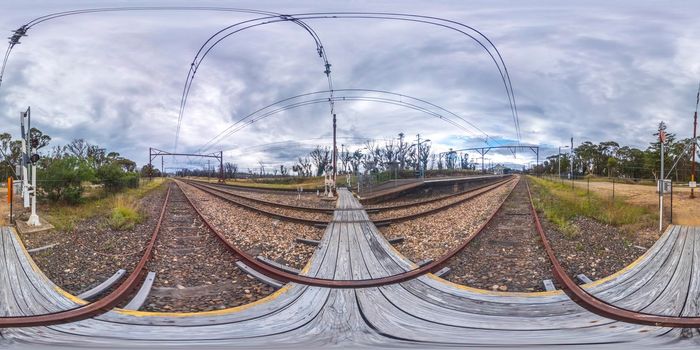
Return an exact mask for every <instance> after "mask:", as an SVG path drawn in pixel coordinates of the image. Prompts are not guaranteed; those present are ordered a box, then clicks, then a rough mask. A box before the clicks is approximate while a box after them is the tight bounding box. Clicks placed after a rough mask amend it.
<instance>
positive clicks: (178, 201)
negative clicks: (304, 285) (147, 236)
mask: <svg viewBox="0 0 700 350" xmlns="http://www.w3.org/2000/svg"><path fill="white" fill-rule="evenodd" d="M169 188H170V198H169V201H168V203H167V204H166V212H167V215H166V216H165V217H164V218H163V221H162V222H161V230H160V234H159V237H158V240H157V241H156V245H155V250H154V254H153V258H152V259H151V260H150V262H149V264H148V266H149V270H151V271H155V272H156V278H155V281H154V284H153V289H152V290H151V293H150V294H149V298H148V299H147V300H146V302H145V308H144V309H145V310H146V311H182V312H192V311H210V310H215V309H220V308H225V307H232V306H237V305H240V304H245V303H248V302H251V301H253V300H254V299H256V298H258V297H260V296H264V295H267V294H269V293H272V292H273V291H274V290H273V289H272V288H271V287H269V286H267V285H264V284H262V283H259V282H257V281H255V280H252V279H250V278H248V277H247V276H246V273H244V272H243V271H241V270H240V269H239V268H238V267H237V266H236V264H235V259H234V257H233V256H231V254H230V253H229V251H228V250H227V249H226V248H225V246H224V245H223V244H222V243H221V242H220V241H219V240H218V239H217V237H216V235H215V234H214V233H213V232H212V231H211V230H210V229H209V228H208V227H207V226H206V225H205V224H204V222H203V221H202V220H203V219H202V218H201V217H200V216H199V215H198V214H197V211H196V210H194V208H193V206H192V203H191V201H190V199H189V198H188V197H187V196H186V194H185V193H184V192H183V191H182V189H181V188H180V187H179V185H178V184H176V183H171V184H169ZM246 291H247V293H246Z"/></svg>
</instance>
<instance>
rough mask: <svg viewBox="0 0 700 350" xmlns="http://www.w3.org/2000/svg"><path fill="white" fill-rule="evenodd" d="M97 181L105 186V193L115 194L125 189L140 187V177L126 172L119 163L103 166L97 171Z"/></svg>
mask: <svg viewBox="0 0 700 350" xmlns="http://www.w3.org/2000/svg"><path fill="white" fill-rule="evenodd" d="M96 176H97V180H98V181H99V182H100V183H101V184H102V185H103V186H104V189H105V191H107V192H109V193H115V192H119V191H121V190H123V189H124V188H127V187H129V188H136V187H138V186H139V175H138V174H137V173H133V172H126V171H124V169H123V168H122V167H121V165H119V164H117V163H111V164H107V165H103V166H101V167H100V168H99V169H97V173H96Z"/></svg>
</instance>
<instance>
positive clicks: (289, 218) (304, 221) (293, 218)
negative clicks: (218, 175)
mask: <svg viewBox="0 0 700 350" xmlns="http://www.w3.org/2000/svg"><path fill="white" fill-rule="evenodd" d="M186 183H187V184H189V185H190V186H192V187H195V188H197V189H199V190H200V191H204V192H206V193H209V194H210V195H212V196H214V197H217V198H220V199H223V200H225V201H227V202H231V203H233V204H236V205H239V206H241V207H244V208H246V209H250V210H253V211H256V212H259V213H263V214H265V215H267V216H271V217H275V218H280V219H284V220H286V221H291V222H296V223H300V224H306V225H328V222H329V221H330V220H329V221H325V220H314V219H305V218H300V217H296V216H289V215H284V214H280V213H276V212H274V211H270V210H266V209H262V208H258V207H256V206H253V205H250V204H246V203H242V202H239V201H237V200H235V199H233V198H230V197H229V196H232V197H236V195H234V194H231V193H229V192H227V191H223V190H219V189H214V188H211V187H208V186H203V185H201V184H198V183H190V182H186ZM224 193H225V194H224ZM253 201H255V200H253ZM261 204H262V203H261ZM264 205H272V204H264ZM329 215H332V214H329Z"/></svg>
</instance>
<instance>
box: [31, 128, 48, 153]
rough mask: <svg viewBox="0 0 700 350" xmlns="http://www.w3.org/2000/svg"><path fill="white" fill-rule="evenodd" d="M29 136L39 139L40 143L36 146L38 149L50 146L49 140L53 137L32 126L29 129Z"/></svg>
mask: <svg viewBox="0 0 700 350" xmlns="http://www.w3.org/2000/svg"><path fill="white" fill-rule="evenodd" d="M29 138H30V139H36V140H37V141H38V145H37V147H36V149H37V150H39V149H42V148H44V147H46V146H48V145H49V141H51V137H50V136H49V135H44V133H43V132H41V130H39V129H37V128H31V129H30V130H29Z"/></svg>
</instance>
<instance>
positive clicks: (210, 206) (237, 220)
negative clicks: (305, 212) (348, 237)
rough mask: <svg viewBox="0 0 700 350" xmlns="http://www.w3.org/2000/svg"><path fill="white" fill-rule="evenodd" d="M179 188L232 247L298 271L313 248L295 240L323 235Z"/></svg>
mask: <svg viewBox="0 0 700 350" xmlns="http://www.w3.org/2000/svg"><path fill="white" fill-rule="evenodd" d="M182 189H183V190H184V191H185V192H186V193H187V195H188V196H189V197H190V198H191V199H192V201H193V202H194V203H195V205H196V206H197V207H198V208H199V209H200V210H201V211H202V213H203V214H204V215H205V216H206V217H207V219H208V220H209V221H210V222H211V223H212V225H215V226H216V227H219V228H221V229H222V231H223V233H224V234H225V235H226V236H227V238H228V239H229V241H230V242H231V243H232V244H234V245H236V246H238V247H240V248H242V249H244V250H246V251H247V252H248V253H249V254H251V255H254V256H256V255H263V256H265V257H266V258H268V259H272V260H275V261H277V262H279V263H282V264H285V265H288V266H291V267H295V268H298V269H300V268H303V267H304V265H306V263H307V261H308V260H309V258H311V255H312V254H313V252H314V248H313V247H309V246H306V245H303V244H298V243H295V242H294V239H295V238H297V237H301V238H308V239H316V240H318V239H321V236H322V235H323V231H324V230H323V229H320V228H315V227H312V226H309V225H303V224H297V223H292V222H287V221H282V220H279V219H273V218H271V217H269V216H267V215H264V214H260V213H258V212H256V211H253V210H250V209H246V208H243V207H240V206H237V205H235V204H233V203H230V202H227V201H225V200H223V199H220V198H217V197H214V196H213V195H210V194H208V193H206V192H203V191H201V190H199V189H197V188H195V187H193V186H190V185H187V184H182Z"/></svg>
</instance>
